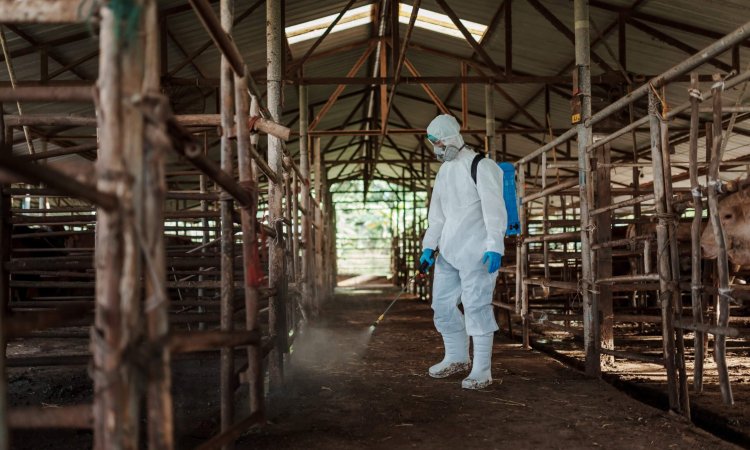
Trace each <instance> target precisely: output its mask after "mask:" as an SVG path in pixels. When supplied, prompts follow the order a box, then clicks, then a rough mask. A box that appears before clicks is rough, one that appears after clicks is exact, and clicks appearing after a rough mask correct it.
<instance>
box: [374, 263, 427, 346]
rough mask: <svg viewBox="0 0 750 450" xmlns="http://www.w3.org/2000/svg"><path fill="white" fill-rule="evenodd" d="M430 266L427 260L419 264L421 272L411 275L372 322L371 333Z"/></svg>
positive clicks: (424, 274)
mask: <svg viewBox="0 0 750 450" xmlns="http://www.w3.org/2000/svg"><path fill="white" fill-rule="evenodd" d="M437 255H438V252H437V251H435V252H434V253H433V255H432V257H433V258H437ZM429 268H430V265H429V264H428V263H427V261H425V262H423V263H422V264H421V265H420V266H419V272H417V273H416V275H414V276H413V277H411V278H410V279H409V281H407V282H406V285H405V286H404V288H403V289H401V292H399V293H398V295H396V298H394V299H393V301H392V302H391V303H390V304H389V305H388V307H387V308H386V309H385V311H383V314H381V315H380V317H378V320H376V321H375V322H373V323H372V325H370V332H371V333H372V332H373V331H375V327H377V326H378V324H380V322H382V321H383V319H384V318H385V315H386V314H388V311H390V309H391V307H393V305H395V304H396V302H397V301H398V299H400V298H401V295H403V293H404V292H406V290H407V289H408V288H409V286H411V285H412V284H414V282H415V281H417V279H418V278H422V277H424V276H426V275H427V269H429Z"/></svg>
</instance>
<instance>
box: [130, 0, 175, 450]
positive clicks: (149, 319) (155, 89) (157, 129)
mask: <svg viewBox="0 0 750 450" xmlns="http://www.w3.org/2000/svg"><path fill="white" fill-rule="evenodd" d="M157 9H158V8H157V4H156V2H155V1H151V0H149V1H147V2H145V4H144V9H143V20H144V29H145V45H144V58H143V65H144V75H143V90H144V93H145V94H147V95H158V93H159V92H160V88H161V86H160V84H161V81H160V80H161V78H160V72H159V71H160V67H161V66H160V65H159V60H160V57H161V51H160V48H159V47H160V43H161V42H160V35H159V21H158V18H157V15H158V11H157ZM165 51H166V50H165ZM156 98H158V97H156ZM162 101H164V102H166V99H162ZM160 106H163V105H158V104H148V103H145V104H143V105H142V107H143V108H148V109H149V117H148V120H147V121H146V125H145V127H144V130H143V131H144V134H145V139H144V141H145V142H146V145H145V147H144V148H143V153H142V158H143V162H142V163H141V165H142V168H143V170H141V171H140V172H139V173H137V174H136V178H135V179H136V183H138V185H137V187H136V193H137V194H136V195H137V196H136V200H135V201H136V202H137V204H136V207H139V211H138V212H136V220H137V223H139V224H140V227H141V232H140V233H139V234H141V236H140V239H141V240H142V242H141V251H142V252H143V259H144V261H143V264H144V268H143V270H144V275H143V279H144V287H145V295H146V305H148V306H147V308H146V324H147V333H148V340H149V343H150V345H151V347H152V348H153V349H154V350H153V353H152V358H153V359H152V360H151V361H150V364H149V373H148V389H147V395H148V398H147V407H148V414H147V415H148V443H149V448H150V449H153V450H170V449H172V448H174V414H173V411H172V371H171V358H172V357H171V354H170V350H169V348H168V347H167V346H166V345H165V344H164V343H165V342H166V341H167V338H168V336H169V298H168V296H167V289H166V285H165V282H166V281H167V274H166V269H167V261H166V251H165V247H164V204H165V198H166V197H165V195H166V192H167V185H166V179H165V176H164V174H165V169H164V166H165V164H166V158H167V151H168V148H167V147H165V146H163V145H160V144H159V143H158V141H157V139H158V138H156V136H163V135H164V134H166V133H167V120H166V117H160V116H159V111H160V110H161V108H160ZM139 197H140V198H139ZM139 214H140V217H138V215H139Z"/></svg>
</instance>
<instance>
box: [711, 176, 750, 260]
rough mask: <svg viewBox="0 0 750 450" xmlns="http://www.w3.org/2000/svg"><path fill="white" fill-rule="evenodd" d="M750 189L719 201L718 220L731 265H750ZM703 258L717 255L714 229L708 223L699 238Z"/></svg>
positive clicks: (712, 257)
mask: <svg viewBox="0 0 750 450" xmlns="http://www.w3.org/2000/svg"><path fill="white" fill-rule="evenodd" d="M748 200H750V187H746V188H744V189H742V190H740V191H738V192H734V193H732V194H729V195H727V196H725V197H723V198H721V199H720V200H719V220H720V221H721V225H722V227H723V228H724V237H725V240H726V245H727V256H728V257H729V261H731V262H732V264H736V265H740V266H746V265H750V204H748ZM701 249H703V257H704V258H708V259H714V258H716V256H717V255H718V250H719V247H718V246H717V245H716V239H715V237H714V229H713V227H712V226H711V224H710V223H709V224H708V226H707V227H706V228H705V230H703V235H702V236H701Z"/></svg>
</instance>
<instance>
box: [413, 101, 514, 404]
mask: <svg viewBox="0 0 750 450" xmlns="http://www.w3.org/2000/svg"><path fill="white" fill-rule="evenodd" d="M427 133H428V135H429V138H430V139H435V138H437V139H439V140H440V146H442V147H444V148H436V149H435V150H436V153H437V154H438V156H442V155H440V152H441V151H445V148H447V147H450V146H453V147H457V148H458V149H460V150H459V151H458V154H457V155H456V157H455V158H454V159H452V160H450V161H448V160H446V161H445V162H444V163H443V165H442V166H441V167H440V170H439V171H438V173H437V176H436V178H435V186H434V189H433V192H432V200H431V203H430V210H429V214H428V221H429V227H428V229H427V231H426V232H425V236H424V240H423V242H422V248H423V249H433V250H434V249H435V248H439V251H440V253H439V255H438V257H437V261H436V263H435V278H434V284H433V293H432V295H433V297H432V309H433V310H434V321H435V328H437V330H438V332H440V334H441V335H442V336H443V341H444V344H445V358H444V359H443V361H442V362H441V363H439V364H437V365H435V366H433V367H431V368H430V371H429V373H430V375H431V376H433V377H436V378H442V377H445V376H448V375H451V374H454V373H457V372H459V371H462V370H466V369H468V365H469V362H470V361H469V355H468V348H469V336H471V337H472V338H473V340H474V366H473V367H472V371H471V374H470V375H469V377H468V378H467V379H465V380H464V381H463V383H462V386H463V387H464V388H469V389H479V388H482V387H485V386H487V385H489V384H490V383H491V382H492V377H491V374H490V358H491V353H492V337H493V333H494V332H495V331H496V330H497V329H498V326H497V323H496V322H495V317H494V314H493V310H492V293H493V291H494V288H495V280H496V279H497V272H495V273H488V270H487V266H486V265H483V264H482V256H483V254H484V253H485V252H488V251H489V252H496V253H499V254H500V255H502V254H504V252H505V245H504V240H503V239H504V236H505V230H506V227H507V221H508V220H507V213H506V210H505V202H504V200H503V178H502V177H503V173H502V170H500V168H499V167H498V166H497V164H496V163H495V162H494V161H492V160H491V159H488V158H484V159H482V160H480V161H479V164H478V166H477V174H476V175H477V177H476V178H477V181H476V184H474V181H473V180H472V177H471V164H472V161H473V159H474V157H475V156H476V153H475V152H474V151H473V150H471V149H470V148H468V147H466V146H465V144H464V141H463V138H462V137H461V135H460V128H459V126H458V122H457V121H456V119H455V118H453V117H452V116H448V115H441V116H438V117H436V118H435V119H434V120H433V121H432V122H431V123H430V125H429V126H428V127H427ZM454 150H455V149H454ZM445 153H446V154H447V153H448V152H445ZM459 303H463V309H464V314H465V316H464V314H461V311H460V310H459V309H458V304H459Z"/></svg>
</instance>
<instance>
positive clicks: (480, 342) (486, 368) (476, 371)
mask: <svg viewBox="0 0 750 450" xmlns="http://www.w3.org/2000/svg"><path fill="white" fill-rule="evenodd" d="M471 338H472V339H473V340H474V365H472V366H471V373H470V374H469V376H468V377H466V378H464V380H463V381H462V382H461V387H462V388H464V389H484V388H486V387H487V386H489V385H491V384H492V370H491V369H492V339H493V338H494V333H487V334H483V335H481V336H472V337H471Z"/></svg>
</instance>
